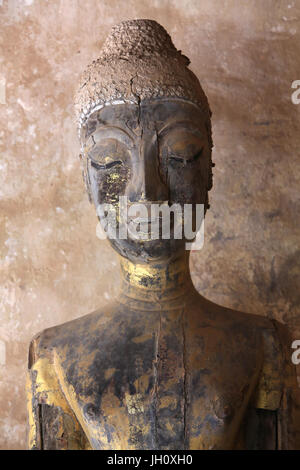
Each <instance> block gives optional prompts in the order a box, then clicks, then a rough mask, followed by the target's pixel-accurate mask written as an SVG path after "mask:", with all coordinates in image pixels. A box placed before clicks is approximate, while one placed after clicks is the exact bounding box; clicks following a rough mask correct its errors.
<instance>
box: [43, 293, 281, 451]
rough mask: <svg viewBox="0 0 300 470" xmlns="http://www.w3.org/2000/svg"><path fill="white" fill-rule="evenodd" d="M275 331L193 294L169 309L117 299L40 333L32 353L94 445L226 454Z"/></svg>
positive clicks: (237, 438) (236, 438)
mask: <svg viewBox="0 0 300 470" xmlns="http://www.w3.org/2000/svg"><path fill="white" fill-rule="evenodd" d="M272 331H273V330H272V324H271V322H269V321H268V320H266V319H264V318H262V317H257V316H256V315H246V314H242V313H239V312H234V311H232V310H229V309H225V308H223V307H219V306H217V305H215V304H212V303H211V302H209V301H207V300H205V299H203V298H202V297H201V296H199V295H198V294H197V295H195V294H193V295H191V296H190V298H188V297H187V298H185V299H183V300H182V302H179V303H178V302H174V303H173V305H172V302H171V303H168V308H166V306H165V305H164V304H161V303H160V302H159V301H158V302H157V305H156V308H155V305H154V306H153V305H151V308H150V309H145V303H144V302H139V301H137V302H133V301H126V302H125V303H123V302H122V301H121V302H120V303H117V304H114V305H112V306H108V307H107V308H106V309H105V310H104V311H102V312H95V313H92V314H90V315H87V316H86V317H83V318H80V319H78V320H75V321H72V322H69V323H67V324H64V325H61V326H59V327H55V328H53V329H49V330H46V332H45V333H44V334H43V336H42V337H41V339H40V344H39V349H40V350H43V348H46V350H48V351H51V355H52V363H53V367H54V370H55V374H56V375H57V377H58V378H59V385H60V387H61V389H62V392H63V394H64V396H65V397H66V400H67V401H68V404H69V406H70V408H71V409H72V411H73V412H74V414H75V416H76V419H77V420H78V422H79V423H80V425H81V427H82V429H83V432H84V433H85V435H86V437H87V439H88V441H89V443H90V445H91V447H92V448H95V449H162V450H163V449H232V448H236V447H239V446H242V447H243V445H244V434H243V433H244V423H245V418H246V415H247V410H248V408H249V406H250V403H251V402H253V400H255V397H256V395H257V389H258V384H259V380H260V376H261V372H262V369H263V363H264V358H265V354H264V344H265V339H266V338H268V337H273V336H272V335H273V332H272ZM271 341H272V339H271Z"/></svg>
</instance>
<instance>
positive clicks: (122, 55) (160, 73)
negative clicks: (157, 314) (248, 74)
mask: <svg viewBox="0 0 300 470" xmlns="http://www.w3.org/2000/svg"><path fill="white" fill-rule="evenodd" d="M188 65H189V60H188V59H187V57H185V56H184V55H182V54H181V52H180V51H178V50H177V49H176V48H175V46H174V45H173V43H172V40H171V38H170V36H169V35H168V33H167V32H166V30H165V29H164V28H163V27H162V26H160V25H159V24H158V23H156V22H155V21H152V20H130V21H125V22H122V23H121V24H119V25H116V26H115V27H114V28H113V29H112V31H111V33H110V35H109V36H108V38H107V39H106V41H105V43H104V46H103V48H102V50H101V53H100V57H99V58H98V60H96V61H94V62H93V63H92V64H91V65H89V66H88V67H87V69H86V70H85V72H84V73H83V75H82V77H81V80H80V85H79V88H78V90H77V93H76V96H75V109H76V113H77V118H78V123H79V138H80V143H81V158H82V164H83V175H84V180H85V183H86V187H87V191H88V194H89V197H90V200H91V201H92V202H93V203H94V205H95V206H96V208H97V211H98V208H99V207H108V208H109V207H111V208H112V209H114V210H115V211H116V213H117V214H119V213H120V196H122V201H123V203H126V201H127V209H126V210H127V211H128V208H129V209H130V208H131V207H132V206H133V205H135V206H136V205H137V204H142V205H143V207H144V208H146V211H148V214H149V217H150V211H151V208H152V207H153V206H154V207H155V206H160V207H170V206H172V205H174V204H175V205H177V207H178V206H179V207H182V209H183V208H184V205H185V204H190V205H192V207H195V206H196V204H202V205H203V207H204V213H205V212H206V210H207V209H208V207H209V204H208V191H209V190H210V189H211V187H212V165H213V164H212V161H211V150H212V138H211V122H210V117H211V113H210V109H209V105H208V101H207V98H206V96H205V94H204V92H203V90H202V88H201V86H200V83H199V81H198V79H197V77H196V76H195V75H194V74H193V73H192V71H191V70H189V68H188ZM104 204H106V206H103V205H104ZM122 207H123V209H124V206H122ZM136 207H137V206H136ZM112 209H111V210H112ZM107 211H108V212H109V211H110V209H107V210H104V211H103V210H100V211H98V216H99V218H100V222H101V221H102V223H103V221H104V219H105V223H108V224H109V223H110V222H109V220H113V218H112V219H110V217H109V214H108V213H107ZM129 212H130V210H129ZM182 213H183V212H182ZM193 213H194V212H193ZM127 214H128V212H127ZM171 215H172V212H171ZM117 217H118V219H117V220H118V224H119V225H118V228H120V225H121V221H120V216H119V215H118V216H117ZM140 217H142V218H141V219H139V221H138V224H139V230H140V231H141V232H143V233H144V235H145V236H144V237H138V238H136V237H135V236H132V235H131V234H130V233H131V232H129V233H128V236H125V237H124V234H123V236H122V237H121V236H118V235H117V236H116V237H110V242H111V244H112V245H113V247H114V248H115V249H116V250H117V251H118V252H119V253H120V254H121V255H122V256H125V257H127V258H129V259H131V260H137V259H138V260H139V261H147V262H149V261H157V260H162V259H172V258H174V257H177V256H178V254H179V253H180V252H181V251H182V250H184V249H185V248H184V247H185V241H186V240H185V239H184V237H181V238H176V236H175V235H174V217H173V218H172V217H170V219H169V220H170V225H171V231H170V237H169V238H167V239H165V238H164V237H163V236H162V233H161V230H160V231H159V236H158V237H157V238H156V239H151V237H150V236H148V237H147V233H148V231H149V234H150V224H148V222H149V220H150V218H149V220H148V219H147V220H145V217H144V218H143V215H141V214H140ZM158 219H159V216H158ZM136 220H137V219H135V220H134V218H132V220H131V217H130V216H129V217H128V215H127V222H128V221H129V224H130V223H131V224H135V223H136V222H135V221H136ZM172 224H173V225H172ZM182 224H183V218H182ZM117 234H118V231H117Z"/></svg>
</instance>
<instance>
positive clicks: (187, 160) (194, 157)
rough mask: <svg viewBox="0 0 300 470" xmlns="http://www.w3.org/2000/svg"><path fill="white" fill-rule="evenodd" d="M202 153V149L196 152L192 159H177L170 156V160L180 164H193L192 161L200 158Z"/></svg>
mask: <svg viewBox="0 0 300 470" xmlns="http://www.w3.org/2000/svg"><path fill="white" fill-rule="evenodd" d="M202 153H203V147H202V148H201V149H200V150H199V152H197V153H196V154H195V155H194V156H193V157H192V158H189V159H187V158H182V157H177V156H176V155H170V157H169V158H170V160H174V161H175V162H181V163H193V162H194V161H196V160H198V158H200V157H201V155H202Z"/></svg>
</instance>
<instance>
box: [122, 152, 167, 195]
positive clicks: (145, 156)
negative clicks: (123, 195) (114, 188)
mask: <svg viewBox="0 0 300 470" xmlns="http://www.w3.org/2000/svg"><path fill="white" fill-rule="evenodd" d="M151 147H152V148H150V149H149V148H147V146H146V145H145V146H144V148H142V150H141V151H140V159H139V164H138V165H137V167H136V171H135V172H134V173H135V174H134V178H133V181H132V182H131V184H130V185H129V187H128V188H127V196H128V198H129V201H131V202H137V201H149V202H151V201H153V202H158V201H167V200H168V199H169V188H168V186H167V184H166V183H165V182H164V181H163V179H162V177H161V174H160V169H159V157H158V155H157V151H156V149H153V146H151Z"/></svg>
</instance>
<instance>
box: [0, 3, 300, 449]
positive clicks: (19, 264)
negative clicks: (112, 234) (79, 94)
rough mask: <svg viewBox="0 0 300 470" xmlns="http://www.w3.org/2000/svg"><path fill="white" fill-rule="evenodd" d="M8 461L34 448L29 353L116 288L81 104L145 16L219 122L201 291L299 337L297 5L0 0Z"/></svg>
mask: <svg viewBox="0 0 300 470" xmlns="http://www.w3.org/2000/svg"><path fill="white" fill-rule="evenodd" d="M0 3H1V6H0V23H1V26H0V28H1V31H2V35H1V38H0V41H1V42H0V47H1V52H0V58H1V67H0V103H1V104H0V139H1V142H0V144H1V161H0V164H1V173H0V178H1V182H0V205H1V210H0V218H1V225H0V239H1V244H0V250H1V254H0V256H1V258H0V263H1V271H0V289H1V297H0V299H1V300H0V312H1V313H0V318H1V322H0V341H1V347H0V350H1V355H0V376H1V383H0V448H2V449H5V448H25V446H26V443H25V426H26V413H25V392H24V388H25V386H24V380H25V372H26V366H27V349H28V343H29V340H30V339H31V338H32V336H33V335H34V334H35V333H37V332H38V331H40V330H42V329H44V328H46V327H49V326H53V325H56V324H58V323H62V322H64V321H67V320H71V319H73V318H76V317H79V316H80V315H83V314H84V313H87V312H89V311H91V310H93V309H95V308H96V307H101V306H102V305H104V304H105V302H106V301H107V300H109V298H111V297H112V296H114V295H115V294H116V293H117V291H118V284H119V268H118V264H117V261H116V255H115V253H114V252H113V251H112V249H111V248H110V247H109V246H108V244H106V242H104V241H99V240H98V239H97V238H96V223H97V221H96V216H95V212H94V210H93V208H92V207H91V206H90V205H89V203H88V201H87V197H86V193H85V190H84V185H83V183H82V181H81V177H80V168H79V161H78V159H77V155H78V152H79V147H78V144H77V135H76V124H75V119H74V114H73V107H72V99H73V92H74V88H75V86H76V84H77V82H78V76H79V74H80V72H81V71H82V70H83V69H84V67H85V66H86V65H87V64H88V63H90V62H91V60H93V59H96V58H97V57H98V52H99V47H100V46H101V44H102V43H103V41H104V39H105V37H106V36H107V34H108V32H109V30H110V28H111V26H112V25H113V24H115V23H118V22H120V21H122V20H124V19H130V18H150V19H155V20H157V21H158V22H159V23H161V24H162V25H163V26H164V27H165V28H166V29H167V31H168V32H169V33H170V34H171V36H172V38H173V40H174V43H175V45H176V47H177V48H178V49H181V50H182V51H183V54H186V55H188V56H189V58H190V59H191V68H192V70H193V71H194V73H195V74H196V75H197V76H198V77H199V79H200V81H201V84H202V85H203V88H204V90H205V93H206V94H207V96H208V99H209V103H210V106H211V108H212V112H213V135H214V144H215V147H214V153H213V160H214V161H215V162H216V168H215V170H214V188H213V190H212V191H211V193H210V202H211V209H210V211H209V212H208V215H207V220H206V230H205V235H206V240H205V248H204V249H203V250H202V251H200V252H195V253H193V254H192V261H191V263H192V273H193V280H194V283H195V285H196V287H197V288H198V290H199V291H200V292H201V293H202V294H203V295H204V296H206V297H207V298H209V299H211V300H213V301H215V302H219V303H221V304H223V305H226V306H228V307H232V308H236V309H240V310H248V311H249V307H248V306H249V305H251V312H250V313H257V314H261V315H267V316H269V317H274V318H276V319H278V320H280V321H284V322H285V323H287V324H288V325H289V326H290V328H291V329H292V333H293V336H294V337H297V335H298V338H300V321H299V319H298V317H299V300H300V298H299V280H300V261H299V251H300V249H299V235H300V228H299V221H298V214H299V208H300V201H299V176H300V169H299V144H300V133H299V112H300V105H299V106H296V105H293V104H292V102H291V99H290V96H291V92H292V89H291V83H292V81H294V80H296V79H300V67H299V54H300V41H299V34H300V31H299V18H300V6H299V5H298V4H297V2H295V1H293V0H287V1H281V2H279V1H271V0H269V1H265V2H260V1H258V0H252V1H248V2H246V3H243V4H241V3H238V2H235V1H233V0H229V1H227V2H224V3H223V4H221V3H220V2H217V1H216V0H214V1H211V0H210V1H209V0H204V1H202V2H199V1H197V0H187V1H184V2H183V1H179V0H173V1H171V0H169V1H166V0H165V1H160V2H157V1H152V2H149V1H145V0H143V1H136V0H129V1H127V2H119V1H117V0H113V1H110V2H106V1H103V2H98V1H96V0H87V1H86V2H85V4H84V8H83V7H82V2H78V1H74V0H63V1H59V0H53V1H52V2H43V1H41V0H39V1H38V0H35V1H33V0H24V1H21V0H4V1H3V2H0Z"/></svg>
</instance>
